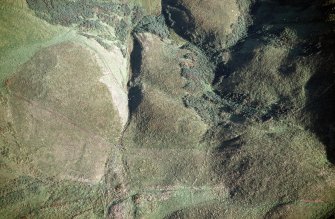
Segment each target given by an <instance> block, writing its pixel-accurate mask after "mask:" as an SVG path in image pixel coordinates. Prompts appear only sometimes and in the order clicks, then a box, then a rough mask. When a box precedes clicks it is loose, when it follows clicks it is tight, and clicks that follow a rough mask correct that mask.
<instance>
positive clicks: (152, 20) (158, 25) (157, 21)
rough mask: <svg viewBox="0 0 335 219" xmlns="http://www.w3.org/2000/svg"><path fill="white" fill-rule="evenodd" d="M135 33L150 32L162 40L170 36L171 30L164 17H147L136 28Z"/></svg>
mask: <svg viewBox="0 0 335 219" xmlns="http://www.w3.org/2000/svg"><path fill="white" fill-rule="evenodd" d="M134 32H136V33H142V32H150V33H153V34H155V35H157V36H159V37H161V38H167V37H168V36H169V29H168V27H167V26H166V24H165V18H164V16H162V15H160V16H152V15H149V16H145V17H144V18H143V19H142V20H140V21H139V22H138V24H137V26H136V27H135V28H134Z"/></svg>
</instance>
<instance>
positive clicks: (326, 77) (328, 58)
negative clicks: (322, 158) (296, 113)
mask: <svg viewBox="0 0 335 219" xmlns="http://www.w3.org/2000/svg"><path fill="white" fill-rule="evenodd" d="M321 44H322V45H321V48H322V50H321V52H320V53H319V54H320V63H319V64H318V66H317V69H318V70H317V72H316V73H315V74H314V75H313V76H312V77H311V78H310V80H309V81H308V83H307V85H306V90H307V94H308V101H307V104H306V109H305V110H306V112H307V113H309V115H310V117H311V120H312V127H311V128H312V130H313V131H314V132H315V133H316V134H317V135H318V137H319V138H320V140H321V141H322V142H323V143H324V145H325V146H326V152H327V158H328V160H329V161H330V162H331V163H332V164H335V115H334V113H335V63H334V60H335V33H331V34H329V35H328V36H326V37H325V38H324V39H323V40H322V42H321Z"/></svg>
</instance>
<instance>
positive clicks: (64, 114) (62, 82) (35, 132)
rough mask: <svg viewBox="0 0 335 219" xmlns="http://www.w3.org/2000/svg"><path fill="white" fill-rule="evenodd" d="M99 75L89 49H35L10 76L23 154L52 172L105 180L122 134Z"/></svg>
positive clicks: (12, 108) (65, 45)
mask: <svg viewBox="0 0 335 219" xmlns="http://www.w3.org/2000/svg"><path fill="white" fill-rule="evenodd" d="M100 74H101V73H100V70H99V68H98V66H97V63H96V61H95V60H94V59H93V58H92V54H90V52H89V51H88V50H85V49H83V48H82V47H81V46H79V45H76V44H73V43H62V44H59V45H55V46H52V47H49V48H46V49H43V50H41V51H39V52H38V53H36V55H35V56H34V57H33V58H32V59H31V60H30V61H29V62H27V63H26V64H24V65H23V66H22V67H21V68H20V70H19V71H18V72H17V73H16V74H15V75H14V76H13V77H11V78H10V79H8V80H7V82H6V83H7V87H8V89H9V93H10V98H9V99H10V100H9V103H10V111H11V115H12V118H13V127H14V129H15V132H16V137H17V141H18V142H19V143H20V144H21V145H22V149H21V152H20V153H19V155H20V156H22V157H23V158H24V159H26V158H28V159H29V160H30V162H31V163H33V164H34V166H35V167H37V169H39V170H41V171H42V172H43V173H45V174H47V175H50V176H54V175H59V176H60V177H61V178H70V179H71V178H73V179H79V180H84V181H86V180H88V181H97V180H99V179H100V177H101V176H102V174H103V173H104V164H105V160H106V158H107V154H108V152H109V149H110V146H109V145H110V144H113V143H116V142H117V139H118V137H119V133H120V124H119V119H118V117H117V114H116V113H115V109H114V106H113V105H112V101H111V96H110V93H109V92H108V90H107V88H106V87H105V86H104V85H103V84H102V83H100V82H99V79H100ZM13 152H14V151H13ZM32 155H33V156H32Z"/></svg>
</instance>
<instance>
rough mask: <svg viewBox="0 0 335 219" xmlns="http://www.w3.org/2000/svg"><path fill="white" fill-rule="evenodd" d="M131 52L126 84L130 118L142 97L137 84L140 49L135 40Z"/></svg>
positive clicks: (140, 56)
mask: <svg viewBox="0 0 335 219" xmlns="http://www.w3.org/2000/svg"><path fill="white" fill-rule="evenodd" d="M133 43H134V44H133V50H132V52H131V54H130V67H131V72H132V74H131V79H130V82H129V84H128V101H129V102H128V105H129V111H130V116H131V115H132V113H134V112H135V111H136V109H137V107H138V106H139V105H140V103H141V101H142V99H143V96H142V88H141V84H140V83H139V80H140V74H141V66H142V47H141V45H140V43H139V42H138V40H137V39H134V42H133Z"/></svg>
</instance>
